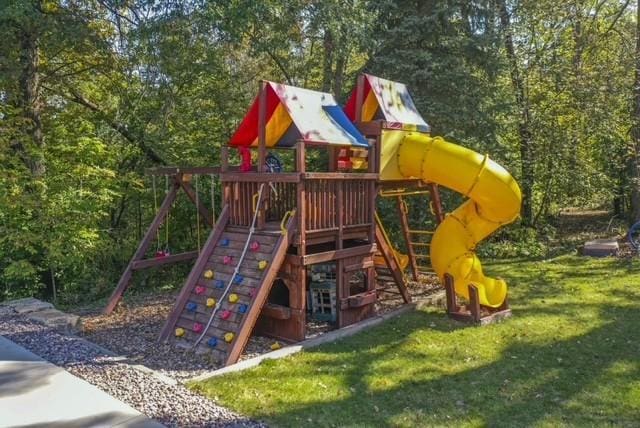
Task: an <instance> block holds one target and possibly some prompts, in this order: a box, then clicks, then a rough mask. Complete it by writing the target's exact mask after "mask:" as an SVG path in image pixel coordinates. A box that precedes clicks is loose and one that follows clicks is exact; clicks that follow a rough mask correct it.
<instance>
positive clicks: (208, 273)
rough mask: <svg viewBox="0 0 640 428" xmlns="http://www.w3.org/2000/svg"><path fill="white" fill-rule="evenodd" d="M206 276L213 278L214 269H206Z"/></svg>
mask: <svg viewBox="0 0 640 428" xmlns="http://www.w3.org/2000/svg"><path fill="white" fill-rule="evenodd" d="M204 277H205V278H206V279H213V271H212V270H211V269H208V270H206V271H204Z"/></svg>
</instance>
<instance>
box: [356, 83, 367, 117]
mask: <svg viewBox="0 0 640 428" xmlns="http://www.w3.org/2000/svg"><path fill="white" fill-rule="evenodd" d="M364 79H365V77H364V75H363V74H361V75H359V76H358V80H357V81H356V112H355V113H356V120H355V122H356V123H359V122H362V104H363V103H364Z"/></svg>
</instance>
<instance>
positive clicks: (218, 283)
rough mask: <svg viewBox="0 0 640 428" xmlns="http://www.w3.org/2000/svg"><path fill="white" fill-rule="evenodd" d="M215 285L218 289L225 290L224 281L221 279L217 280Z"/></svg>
mask: <svg viewBox="0 0 640 428" xmlns="http://www.w3.org/2000/svg"><path fill="white" fill-rule="evenodd" d="M215 285H216V288H224V281H223V280H221V279H216V282H215Z"/></svg>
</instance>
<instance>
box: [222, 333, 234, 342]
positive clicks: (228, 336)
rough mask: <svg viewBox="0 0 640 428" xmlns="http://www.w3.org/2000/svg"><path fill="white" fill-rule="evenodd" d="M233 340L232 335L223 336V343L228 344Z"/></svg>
mask: <svg viewBox="0 0 640 428" xmlns="http://www.w3.org/2000/svg"><path fill="white" fill-rule="evenodd" d="M232 340H233V333H231V332H229V333H226V334H225V335H224V341H225V342H227V343H229V342H231V341H232Z"/></svg>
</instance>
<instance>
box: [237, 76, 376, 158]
mask: <svg viewBox="0 0 640 428" xmlns="http://www.w3.org/2000/svg"><path fill="white" fill-rule="evenodd" d="M265 83H266V85H265V91H266V146H267V147H291V146H293V145H294V144H295V143H296V142H297V141H299V140H302V141H305V142H308V143H316V144H334V145H341V146H359V147H368V146H369V145H368V143H367V140H366V139H365V138H364V136H363V135H362V134H361V133H360V132H359V131H358V130H357V129H356V127H355V126H354V125H353V123H352V122H351V121H350V120H349V118H348V117H347V116H346V115H345V113H344V111H343V110H342V108H341V107H340V106H339V105H338V103H337V102H336V100H335V98H334V97H333V95H331V94H327V93H324V92H316V91H310V90H308V89H302V88H297V87H294V86H288V85H282V84H278V83H274V82H265ZM259 105H260V96H259V95H258V96H257V97H256V98H255V100H254V101H253V104H252V105H251V108H249V111H248V112H247V114H246V116H245V117H244V119H243V120H242V122H241V123H240V126H239V127H238V129H237V130H236V132H235V134H234V135H233V137H231V141H229V145H230V146H244V147H249V146H251V147H256V146H257V145H258V116H259Z"/></svg>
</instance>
